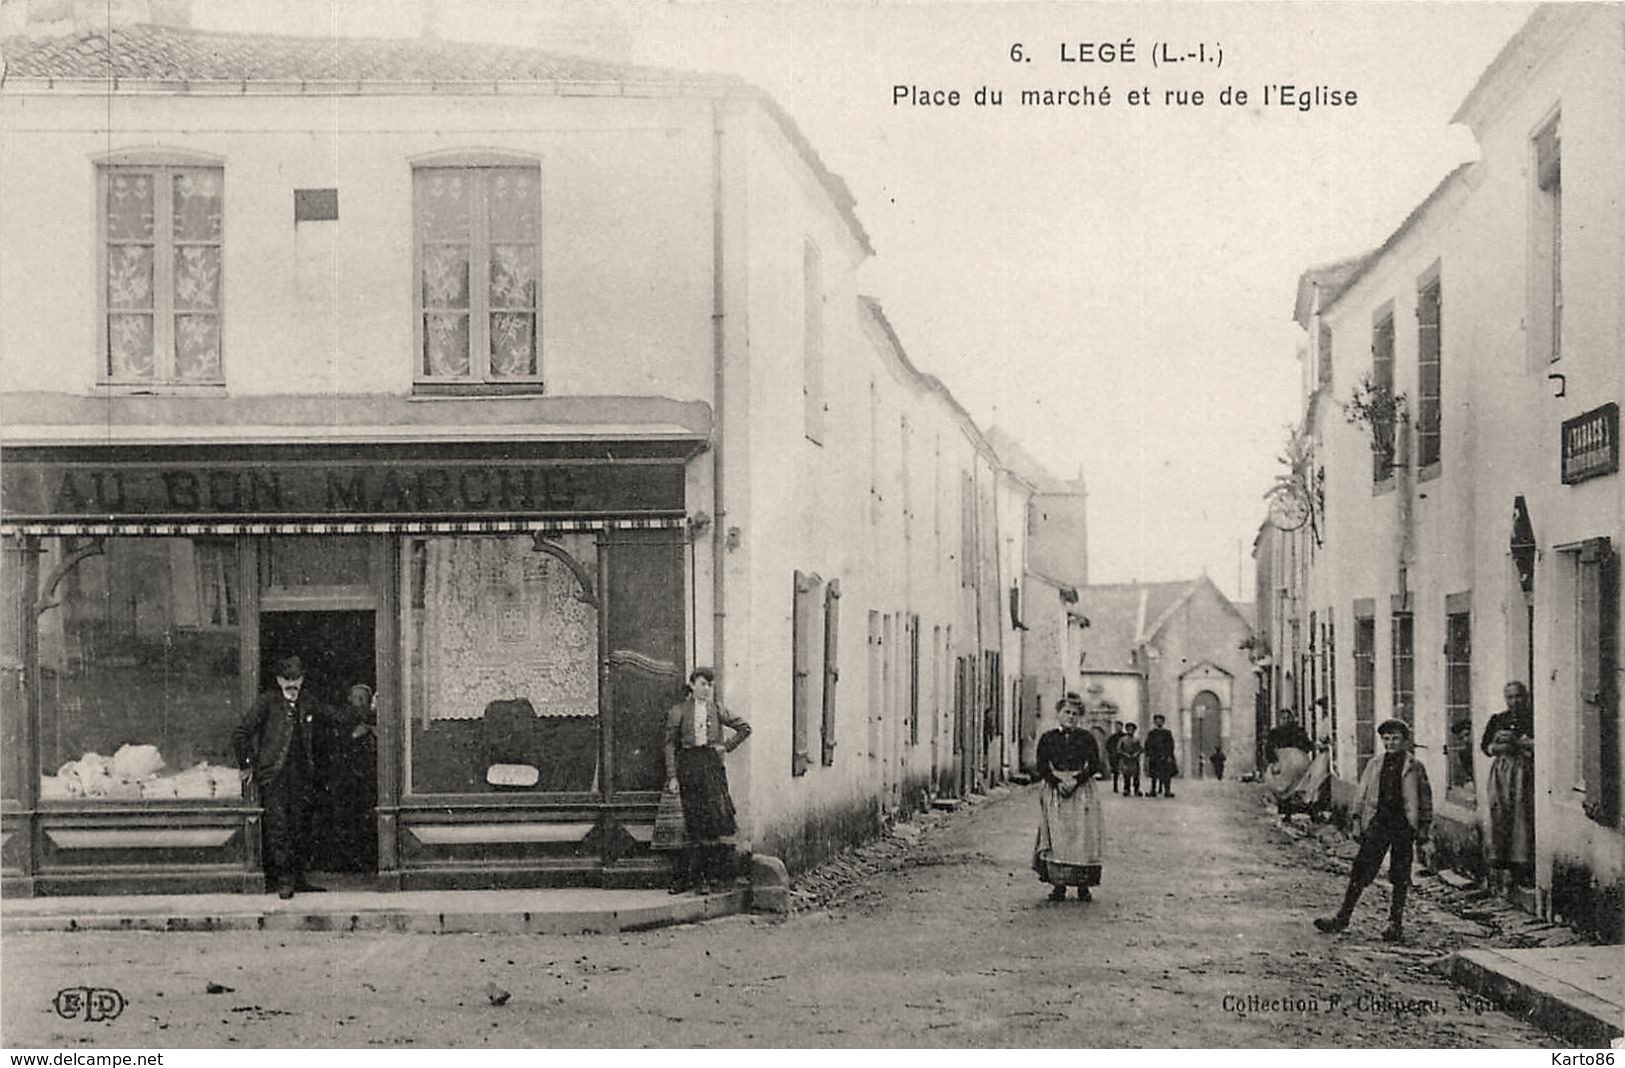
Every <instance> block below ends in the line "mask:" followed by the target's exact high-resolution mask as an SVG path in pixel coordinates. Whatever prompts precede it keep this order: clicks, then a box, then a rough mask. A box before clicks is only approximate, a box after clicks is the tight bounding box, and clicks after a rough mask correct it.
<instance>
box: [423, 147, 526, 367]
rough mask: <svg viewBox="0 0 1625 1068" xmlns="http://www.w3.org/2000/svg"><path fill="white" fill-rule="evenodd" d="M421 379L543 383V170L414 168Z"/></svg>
mask: <svg viewBox="0 0 1625 1068" xmlns="http://www.w3.org/2000/svg"><path fill="white" fill-rule="evenodd" d="M412 196H413V218H414V220H415V221H414V227H415V231H416V251H417V275H418V285H417V286H416V294H417V323H416V329H417V334H418V339H417V340H418V344H417V352H418V359H417V368H416V377H417V381H418V382H419V383H420V384H437V383H438V384H447V385H461V384H495V385H499V384H509V383H529V384H532V385H535V384H539V383H540V382H541V358H540V350H541V344H540V331H539V324H540V301H539V295H538V290H539V289H540V286H539V285H538V282H539V272H540V264H541V256H540V252H541V172H540V170H539V169H538V168H537V167H535V166H435V167H419V168H417V169H416V171H415V172H414V174H413V189H412Z"/></svg>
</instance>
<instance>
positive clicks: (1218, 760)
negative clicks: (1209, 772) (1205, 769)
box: [1207, 746, 1225, 779]
mask: <svg viewBox="0 0 1625 1068" xmlns="http://www.w3.org/2000/svg"><path fill="white" fill-rule="evenodd" d="M1207 762H1208V763H1209V764H1211V765H1212V766H1213V777H1214V778H1215V779H1222V778H1224V764H1225V757H1224V747H1223V746H1219V747H1217V748H1215V749H1214V750H1213V755H1212V756H1210V757H1208V758H1207Z"/></svg>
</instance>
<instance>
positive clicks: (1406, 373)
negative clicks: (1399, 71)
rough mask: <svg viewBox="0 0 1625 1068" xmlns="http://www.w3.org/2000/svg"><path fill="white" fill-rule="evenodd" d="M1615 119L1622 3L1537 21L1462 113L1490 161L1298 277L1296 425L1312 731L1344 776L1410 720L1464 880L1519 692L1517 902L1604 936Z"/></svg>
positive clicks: (1611, 751)
mask: <svg viewBox="0 0 1625 1068" xmlns="http://www.w3.org/2000/svg"><path fill="white" fill-rule="evenodd" d="M1622 107H1625V18H1622V16H1621V13H1620V11H1619V9H1618V8H1617V7H1603V6H1575V7H1567V6H1563V5H1556V6H1552V7H1545V8H1541V9H1539V10H1538V11H1537V12H1536V13H1535V14H1534V15H1533V16H1532V17H1531V18H1530V20H1529V21H1528V23H1527V24H1526V25H1525V26H1524V27H1523V29H1522V30H1520V32H1519V33H1518V34H1517V35H1516V36H1515V37H1514V38H1513V39H1512V40H1511V41H1510V42H1509V43H1508V44H1507V46H1506V47H1505V49H1503V51H1502V53H1501V54H1500V56H1498V57H1497V59H1496V60H1495V62H1494V63H1492V64H1491V65H1490V67H1489V68H1488V69H1487V70H1486V71H1485V73H1484V75H1483V76H1482V77H1481V79H1480V81H1479V83H1478V84H1477V86H1476V87H1475V88H1474V89H1473V91H1472V93H1471V94H1470V95H1469V96H1468V97H1467V99H1466V101H1464V103H1463V104H1462V106H1461V108H1460V109H1459V110H1458V112H1457V115H1456V120H1457V121H1460V122H1464V123H1466V124H1467V125H1468V126H1469V127H1470V128H1471V129H1472V130H1473V132H1474V135H1475V136H1476V138H1477V141H1478V144H1479V149H1480V159H1479V160H1478V161H1477V162H1475V163H1473V164H1469V165H1466V166H1464V167H1462V168H1460V169H1458V170H1457V171H1456V172H1454V173H1452V174H1451V175H1449V176H1448V177H1446V178H1445V179H1444V180H1443V181H1442V182H1441V183H1440V185H1439V186H1438V188H1437V189H1435V191H1434V192H1433V193H1432V194H1431V195H1430V196H1429V197H1428V198H1427V199H1426V200H1425V201H1424V202H1423V203H1422V204H1420V205H1418V207H1417V208H1416V209H1415V210H1414V211H1413V212H1412V213H1411V215H1410V216H1409V218H1407V219H1406V220H1405V222H1404V223H1403V224H1402V225H1401V226H1400V228H1399V229H1398V230H1396V231H1395V233H1394V234H1393V235H1392V236H1391V237H1390V238H1389V239H1388V240H1387V241H1386V242H1385V243H1384V244H1383V245H1382V247H1381V248H1379V249H1377V250H1376V251H1375V252H1374V253H1371V254H1370V255H1368V256H1364V257H1360V258H1358V260H1357V261H1353V262H1354V263H1355V264H1356V266H1355V269H1354V270H1352V271H1347V270H1342V271H1339V272H1336V273H1337V275H1338V276H1337V277H1336V278H1335V279H1333V280H1332V281H1331V282H1330V283H1329V284H1322V285H1319V286H1316V285H1315V284H1314V283H1316V282H1317V281H1320V282H1325V280H1326V272H1325V269H1321V270H1320V271H1318V272H1317V271H1312V272H1309V273H1308V274H1306V276H1305V282H1306V284H1307V285H1309V287H1310V288H1311V289H1314V291H1315V294H1316V299H1314V300H1313V301H1312V306H1310V307H1309V308H1308V309H1307V314H1300V319H1299V321H1300V323H1301V324H1302V325H1304V327H1305V331H1306V339H1305V345H1304V350H1303V356H1304V360H1305V362H1304V368H1305V378H1306V394H1307V398H1308V399H1307V405H1306V419H1305V427H1304V434H1305V436H1306V437H1307V438H1308V439H1309V440H1310V442H1311V448H1312V450H1313V454H1314V461H1313V464H1314V467H1315V469H1316V470H1317V471H1323V472H1324V485H1323V487H1321V486H1317V487H1316V489H1317V491H1319V492H1320V493H1321V494H1322V495H1321V496H1320V497H1319V499H1318V500H1317V501H1316V502H1315V507H1316V508H1318V510H1319V511H1318V514H1317V520H1318V521H1319V524H1320V538H1319V544H1317V545H1314V546H1313V547H1312V548H1311V549H1310V557H1311V559H1310V566H1309V567H1308V569H1307V572H1306V573H1305V574H1304V575H1303V576H1301V577H1300V578H1299V579H1298V580H1297V583H1296V593H1297V594H1298V595H1301V597H1302V599H1303V610H1304V611H1306V612H1310V613H1314V614H1315V615H1316V616H1318V619H1317V625H1318V626H1319V627H1320V628H1323V629H1324V631H1325V633H1326V634H1327V635H1328V638H1329V636H1330V635H1331V634H1332V633H1334V630H1333V626H1334V624H1335V641H1333V640H1327V641H1326V642H1325V644H1324V645H1323V647H1322V648H1323V650H1324V651H1325V653H1326V654H1327V655H1324V656H1319V657H1313V659H1314V664H1315V667H1316V669H1317V671H1318V672H1319V674H1318V675H1317V679H1318V680H1319V685H1320V686H1321V688H1322V689H1321V692H1322V693H1323V694H1326V695H1328V696H1329V697H1330V698H1331V700H1332V701H1333V702H1336V701H1337V700H1338V698H1341V709H1342V714H1341V715H1340V716H1339V717H1338V718H1337V720H1336V723H1335V726H1333V727H1331V729H1330V730H1324V731H1322V732H1321V733H1323V734H1326V735H1327V736H1328V737H1330V738H1331V740H1332V741H1333V743H1334V745H1335V752H1336V765H1337V770H1338V772H1339V775H1340V776H1341V777H1342V778H1343V779H1345V780H1350V779H1353V778H1354V777H1356V776H1357V775H1358V774H1359V770H1360V768H1361V767H1362V766H1363V764H1364V763H1365V761H1366V760H1368V759H1370V757H1371V756H1372V755H1373V754H1374V753H1375V752H1377V751H1378V750H1377V746H1376V738H1375V731H1374V728H1375V725H1376V724H1377V723H1380V722H1381V721H1382V720H1384V719H1386V718H1388V717H1390V716H1395V717H1398V718H1401V719H1404V720H1406V721H1407V722H1410V723H1412V724H1413V725H1414V728H1415V733H1416V741H1417V743H1418V745H1419V747H1420V748H1419V755H1420V756H1421V758H1422V759H1423V760H1424V761H1426V762H1427V764H1428V770H1429V773H1430V775H1431V776H1432V778H1433V781H1434V783H1435V784H1436V785H1435V792H1436V796H1437V799H1438V808H1437V819H1436V833H1435V838H1436V840H1437V842H1438V846H1439V850H1440V854H1441V859H1443V860H1446V861H1448V862H1452V863H1455V864H1456V865H1458V866H1459V867H1461V868H1463V869H1464V870H1469V871H1476V870H1479V869H1480V868H1481V865H1482V863H1483V855H1482V845H1481V843H1482V841H1483V839H1484V835H1485V834H1487V832H1488V820H1489V805H1488V797H1487V794H1486V783H1485V780H1486V776H1487V773H1488V766H1489V758H1488V757H1487V756H1486V755H1485V754H1484V753H1483V752H1482V750H1481V748H1480V740H1481V734H1482V731H1483V729H1484V725H1485V723H1486V721H1487V720H1488V718H1489V716H1491V715H1493V714H1494V713H1495V712H1498V711H1500V710H1501V708H1502V707H1503V706H1502V702H1501V690H1502V687H1503V685H1504V684H1505V683H1507V682H1508V681H1519V682H1523V683H1525V684H1526V685H1528V686H1529V687H1530V689H1531V691H1532V693H1533V694H1534V706H1535V723H1536V757H1535V776H1536V790H1535V796H1536V815H1535V827H1536V853H1537V864H1536V886H1535V887H1534V888H1533V891H1532V893H1531V894H1530V896H1529V897H1528V899H1527V902H1526V903H1527V904H1528V905H1529V906H1530V907H1531V908H1533V909H1534V910H1536V911H1538V912H1539V913H1541V914H1542V915H1547V916H1554V917H1559V918H1562V919H1565V920H1568V921H1569V922H1572V923H1575V924H1577V925H1579V926H1581V927H1585V928H1588V929H1591V930H1593V931H1595V932H1597V933H1600V934H1603V935H1605V936H1608V937H1612V938H1615V939H1617V938H1618V937H1619V935H1620V930H1619V916H1620V914H1621V901H1622V897H1621V894H1622V890H1621V886H1622V883H1621V879H1622V878H1625V841H1622V837H1621V833H1620V824H1619V767H1620V762H1621V757H1622V753H1625V750H1622V744H1625V743H1622V740H1621V738H1620V734H1619V729H1618V700H1619V699H1618V693H1619V670H1620V668H1619V626H1618V619H1619V607H1620V594H1619V582H1618V562H1617V561H1618V547H1619V538H1620V534H1621V521H1622V518H1625V490H1622V485H1621V482H1620V478H1619V475H1618V403H1619V398H1620V393H1621V386H1622V368H1625V305H1622V302H1621V293H1622V292H1625V286H1622V285H1621V282H1622V280H1625V216H1622V214H1621V212H1620V210H1619V205H1620V203H1621V202H1622V197H1625V167H1622V162H1625V129H1622V127H1621V126H1620V123H1619V121H1618V116H1619V114H1620V111H1621V108H1622ZM1334 266H1335V265H1334ZM1302 288H1303V287H1300V301H1299V310H1300V313H1303V312H1304V311H1305V301H1304V300H1303V299H1302ZM1276 569H1277V570H1279V565H1278V564H1277V566H1276ZM1300 615H1302V612H1300ZM1277 629H1279V626H1277ZM1334 707H1335V704H1334Z"/></svg>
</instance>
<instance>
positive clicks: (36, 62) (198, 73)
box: [0, 25, 741, 85]
mask: <svg viewBox="0 0 1625 1068" xmlns="http://www.w3.org/2000/svg"><path fill="white" fill-rule="evenodd" d="M0 53H3V54H4V56H5V61H6V77H8V78H62V79H102V78H120V79H136V80H150V81H185V82H243V81H248V82H258V81H273V82H283V81H293V82H485V83H491V82H551V81H563V82H636V83H670V82H681V83H685V84H711V85H737V84H741V83H739V81H738V80H737V79H735V78H732V77H730V76H726V75H719V74H699V73H693V72H687V71H672V70H665V69H661V68H656V67H634V66H630V65H623V64H618V63H608V62H604V61H602V60H596V59H588V58H585V57H581V56H572V55H563V54H558V53H553V52H545V51H541V50H538V49H533V48H521V47H516V46H513V45H492V44H472V43H467V42H462V41H441V40H430V39H425V38H415V37H414V38H403V39H382V38H350V37H273V36H267V35H263V34H235V33H203V32H199V31H194V30H182V29H176V28H174V27H168V26H148V25H135V26H119V27H113V28H111V29H95V30H89V31H85V32H81V33H76V34H72V35H69V36H65V37H43V38H35V37H9V38H5V39H4V40H0Z"/></svg>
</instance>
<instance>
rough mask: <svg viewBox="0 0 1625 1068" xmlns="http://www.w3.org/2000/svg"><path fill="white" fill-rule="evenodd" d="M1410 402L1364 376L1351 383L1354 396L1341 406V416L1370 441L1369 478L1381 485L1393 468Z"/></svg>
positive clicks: (1392, 390)
mask: <svg viewBox="0 0 1625 1068" xmlns="http://www.w3.org/2000/svg"><path fill="white" fill-rule="evenodd" d="M1409 405H1410V402H1409V400H1408V399H1407V398H1406V396H1405V394H1404V393H1400V392H1395V390H1394V387H1393V386H1391V385H1388V384H1387V383H1384V382H1378V381H1376V380H1374V379H1373V378H1372V376H1371V374H1370V372H1367V373H1366V374H1364V375H1361V376H1360V380H1359V381H1358V382H1357V383H1355V386H1354V392H1353V393H1352V394H1351V395H1350V396H1349V399H1348V400H1346V401H1344V402H1343V416H1344V418H1346V419H1347V420H1348V421H1349V423H1350V425H1352V426H1356V427H1360V428H1361V429H1362V430H1363V431H1364V432H1365V434H1366V436H1367V437H1368V438H1369V439H1370V441H1371V477H1372V479H1373V480H1374V481H1378V482H1381V481H1382V480H1383V479H1386V478H1387V477H1388V476H1389V474H1391V473H1392V472H1393V470H1394V468H1395V467H1396V466H1397V463H1396V457H1397V447H1396V446H1397V442H1398V428H1399V427H1400V425H1401V424H1402V423H1404V422H1405V421H1406V420H1407V419H1408V417H1409Z"/></svg>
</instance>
